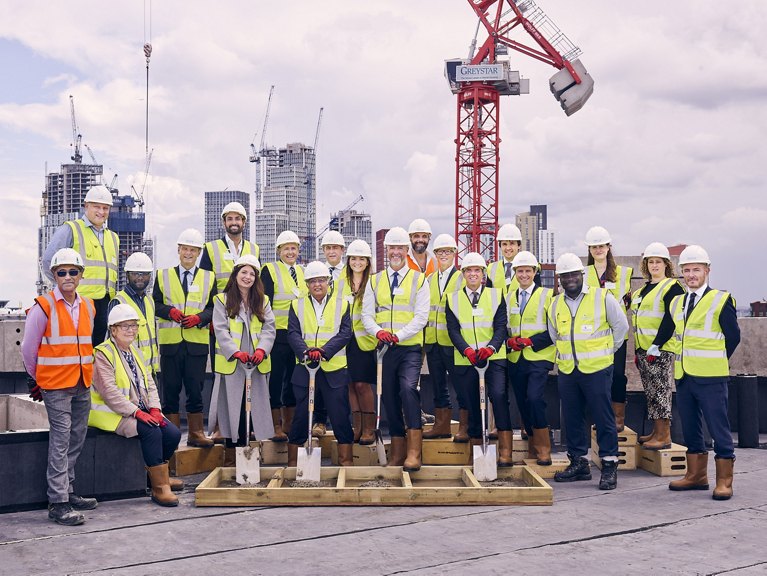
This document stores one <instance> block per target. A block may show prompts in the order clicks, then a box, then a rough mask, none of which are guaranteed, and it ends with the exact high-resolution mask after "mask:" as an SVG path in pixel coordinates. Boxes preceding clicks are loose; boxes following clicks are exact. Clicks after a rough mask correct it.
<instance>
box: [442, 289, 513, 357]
mask: <svg viewBox="0 0 767 576" xmlns="http://www.w3.org/2000/svg"><path fill="white" fill-rule="evenodd" d="M447 299H448V301H449V306H450V310H451V311H452V312H453V314H454V315H455V317H456V318H457V319H458V322H459V323H460V325H461V336H463V339H464V340H466V342H467V343H468V344H469V346H471V347H472V348H474V349H475V350H478V349H480V348H484V347H485V346H487V345H488V344H489V343H490V340H492V339H493V318H494V317H495V312H496V311H497V310H498V306H500V305H501V300H502V299H503V291H502V290H501V289H498V288H485V289H484V290H482V293H481V294H480V295H479V300H478V301H477V306H476V308H475V307H473V306H472V305H471V300H469V297H468V296H467V295H466V291H465V290H457V291H455V292H452V293H451V294H448V295H447ZM453 358H454V360H455V363H456V365H459V366H469V365H470V364H471V363H470V362H469V359H468V358H466V357H465V356H464V355H463V350H458V349H454V354H453ZM490 360H503V348H501V349H500V350H497V351H496V352H495V354H493V355H492V356H490Z"/></svg>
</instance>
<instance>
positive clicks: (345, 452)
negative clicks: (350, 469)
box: [338, 444, 354, 466]
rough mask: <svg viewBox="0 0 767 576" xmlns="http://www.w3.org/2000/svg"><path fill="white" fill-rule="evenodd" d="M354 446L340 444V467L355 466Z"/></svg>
mask: <svg viewBox="0 0 767 576" xmlns="http://www.w3.org/2000/svg"><path fill="white" fill-rule="evenodd" d="M352 449H353V445H352V444H339V445H338V465H339V466H354V457H353V456H352Z"/></svg>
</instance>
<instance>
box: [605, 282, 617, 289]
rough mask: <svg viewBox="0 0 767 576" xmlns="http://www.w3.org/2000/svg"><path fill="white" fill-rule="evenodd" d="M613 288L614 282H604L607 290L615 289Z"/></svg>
mask: <svg viewBox="0 0 767 576" xmlns="http://www.w3.org/2000/svg"><path fill="white" fill-rule="evenodd" d="M615 286H616V284H615V282H605V288H607V289H608V290H612V289H613V288H615Z"/></svg>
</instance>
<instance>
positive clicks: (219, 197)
mask: <svg viewBox="0 0 767 576" xmlns="http://www.w3.org/2000/svg"><path fill="white" fill-rule="evenodd" d="M230 202H239V203H240V204H242V205H243V206H244V207H245V212H247V213H248V215H250V194H248V193H247V192H241V191H240V190H221V191H217V192H205V241H206V242H211V241H213V240H216V239H218V238H221V237H222V236H223V235H224V228H223V225H222V221H221V212H222V211H223V209H224V206H226V205H227V204H229V203H230ZM250 221H251V218H250V216H248V221H247V223H246V224H245V230H243V232H242V237H243V238H245V240H250Z"/></svg>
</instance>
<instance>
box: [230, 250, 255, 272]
mask: <svg viewBox="0 0 767 576" xmlns="http://www.w3.org/2000/svg"><path fill="white" fill-rule="evenodd" d="M234 265H235V266H252V267H253V269H254V270H255V271H256V272H258V271H259V270H261V262H259V261H258V258H256V256H255V255H254V254H243V255H242V256H240V257H239V258H237V261H236V262H235V263H234Z"/></svg>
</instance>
